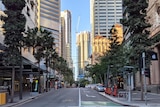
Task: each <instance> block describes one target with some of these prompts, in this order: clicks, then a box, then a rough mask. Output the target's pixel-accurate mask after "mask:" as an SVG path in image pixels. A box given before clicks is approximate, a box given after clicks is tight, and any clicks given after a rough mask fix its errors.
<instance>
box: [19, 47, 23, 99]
mask: <svg viewBox="0 0 160 107" xmlns="http://www.w3.org/2000/svg"><path fill="white" fill-rule="evenodd" d="M20 54H21V56H20V57H21V58H20V61H21V64H20V73H19V74H20V78H19V86H20V89H19V99H20V100H22V92H23V86H22V84H23V80H22V77H23V75H22V72H23V68H22V66H23V61H22V51H21V48H20Z"/></svg>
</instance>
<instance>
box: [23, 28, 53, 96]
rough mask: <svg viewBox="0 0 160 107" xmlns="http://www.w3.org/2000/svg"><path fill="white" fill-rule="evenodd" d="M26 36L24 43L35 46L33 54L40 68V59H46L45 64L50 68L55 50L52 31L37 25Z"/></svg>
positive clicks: (27, 45)
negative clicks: (50, 60) (50, 61)
mask: <svg viewBox="0 0 160 107" xmlns="http://www.w3.org/2000/svg"><path fill="white" fill-rule="evenodd" d="M25 34H26V35H25V37H24V39H23V42H24V45H25V46H26V47H29V48H31V47H32V48H33V55H34V57H35V58H36V60H37V63H38V67H39V68H40V61H41V60H42V59H45V65H46V68H47V69H48V67H49V66H50V65H49V59H50V57H51V54H52V53H54V52H55V50H54V49H53V46H54V38H53V37H52V32H50V31H48V30H46V29H43V28H40V29H38V28H37V27H35V28H32V29H28V30H27V32H25ZM39 93H41V85H40V70H39Z"/></svg>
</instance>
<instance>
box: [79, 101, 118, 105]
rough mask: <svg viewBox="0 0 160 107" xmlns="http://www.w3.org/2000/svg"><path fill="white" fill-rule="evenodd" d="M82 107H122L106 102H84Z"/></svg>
mask: <svg viewBox="0 0 160 107" xmlns="http://www.w3.org/2000/svg"><path fill="white" fill-rule="evenodd" d="M81 105H82V106H91V105H94V106H120V105H119V104H116V103H113V102H106V101H82V102H81Z"/></svg>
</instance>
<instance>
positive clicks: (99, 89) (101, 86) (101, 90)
mask: <svg viewBox="0 0 160 107" xmlns="http://www.w3.org/2000/svg"><path fill="white" fill-rule="evenodd" d="M95 89H96V90H97V91H98V92H104V91H105V87H104V86H103V85H97V86H96V88H95Z"/></svg>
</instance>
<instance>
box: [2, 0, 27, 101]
mask: <svg viewBox="0 0 160 107" xmlns="http://www.w3.org/2000/svg"><path fill="white" fill-rule="evenodd" d="M2 3H3V4H4V5H5V8H6V10H5V11H4V13H5V14H6V15H7V17H5V16H2V17H1V19H2V20H3V21H4V22H5V24H4V25H3V26H2V27H3V28H4V35H5V38H4V44H5V45H6V47H7V49H6V50H5V55H4V56H5V58H4V59H3V60H4V62H5V65H11V66H12V67H13V68H12V92H11V102H13V97H14V78H15V77H14V75H15V66H16V65H20V99H22V56H21V47H22V40H23V34H22V32H24V31H25V23H26V19H25V16H24V15H23V14H22V9H23V8H24V6H25V1H24V0H2Z"/></svg>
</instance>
